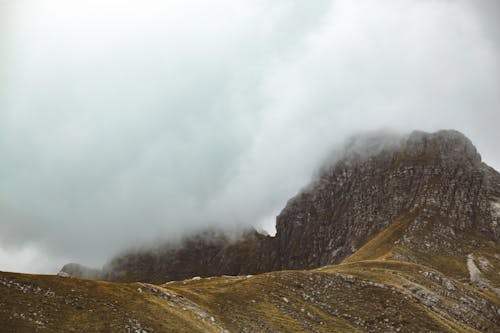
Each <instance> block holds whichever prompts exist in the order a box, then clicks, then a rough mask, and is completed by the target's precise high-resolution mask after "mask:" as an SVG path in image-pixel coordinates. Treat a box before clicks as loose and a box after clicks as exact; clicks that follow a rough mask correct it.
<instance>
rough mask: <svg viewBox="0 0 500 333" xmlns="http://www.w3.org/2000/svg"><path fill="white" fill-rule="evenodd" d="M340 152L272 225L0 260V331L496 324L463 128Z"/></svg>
mask: <svg viewBox="0 0 500 333" xmlns="http://www.w3.org/2000/svg"><path fill="white" fill-rule="evenodd" d="M336 156H338V152H337V155H336ZM342 156H343V157H342V158H340V159H338V158H337V159H333V157H332V158H329V159H327V162H325V164H324V165H323V167H322V168H321V169H320V170H319V172H318V173H317V175H316V177H315V178H314V179H313V181H312V182H311V183H310V184H309V185H308V186H306V187H305V188H304V189H303V190H302V191H301V192H300V193H299V194H298V195H297V196H295V197H294V198H292V199H290V200H289V202H288V203H287V205H286V207H285V208H284V209H283V211H282V212H281V213H280V214H279V216H278V217H277V234H276V236H274V237H270V236H265V235H261V234H259V233H257V232H254V231H247V232H244V233H243V234H241V235H240V236H239V237H238V238H236V239H235V238H234V237H230V236H228V235H225V234H224V233H222V232H218V231H206V232H204V233H200V234H198V235H192V236H190V237H188V238H186V239H185V240H184V241H183V242H181V243H180V245H179V244H178V245H173V244H164V245H162V246H160V247H158V248H154V249H153V248H152V249H144V250H142V251H139V252H137V251H136V252H129V253H124V254H120V255H118V256H116V257H115V258H113V259H112V260H111V261H110V262H109V263H108V264H107V265H106V266H105V267H104V268H103V269H102V270H89V269H86V268H84V267H82V266H79V265H77V264H70V265H67V266H65V267H64V268H63V269H62V274H61V275H62V276H41V275H26V274H14V273H0V291H1V295H2V296H1V298H0V323H1V324H2V327H3V329H4V331H5V332H103V331H104V332H107V331H110V332H498V331H500V274H499V272H500V226H499V222H500V175H499V174H498V173H497V172H496V171H495V170H493V169H492V168H490V167H488V166H487V165H486V164H484V163H483V162H482V161H481V157H480V155H479V153H478V152H477V151H476V148H475V147H474V146H473V144H472V143H471V142H470V140H469V139H467V138H466V137H465V136H464V135H463V134H461V133H459V132H456V131H440V132H436V133H432V134H430V133H424V132H414V133H412V134H411V135H409V136H407V137H402V138H396V139H394V138H389V139H388V138H381V137H372V136H367V137H356V138H353V139H352V140H351V141H350V142H349V143H348V144H347V145H346V147H345V149H344V151H343V152H342ZM249 274H252V275H249ZM228 275H230V276H228ZM237 275H238V276H237ZM68 276H75V277H68ZM77 277H82V278H83V277H84V278H94V279H99V280H108V281H92V280H82V279H79V278H77ZM200 277H203V278H200ZM173 280H179V281H173Z"/></svg>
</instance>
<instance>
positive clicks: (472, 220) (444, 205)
mask: <svg viewBox="0 0 500 333" xmlns="http://www.w3.org/2000/svg"><path fill="white" fill-rule="evenodd" d="M499 184H500V175H499V174H498V173H497V172H495V171H494V170H493V169H491V168H489V167H487V166H486V165H485V164H483V163H481V157H480V155H479V154H478V153H477V151H476V149H475V147H474V146H473V145H472V143H471V142H470V141H469V139H467V138H466V137H465V136H463V135H462V134H461V133H459V132H456V131H440V132H437V133H434V134H427V133H422V132H414V133H412V134H411V135H410V136H409V137H408V138H407V139H406V140H403V141H402V143H401V145H400V147H399V148H398V149H390V150H383V151H381V152H379V153H378V154H377V155H375V156H371V157H368V158H364V157H363V156H359V155H356V154H354V155H352V156H350V157H349V158H347V159H344V160H341V161H339V162H338V163H336V164H335V165H333V166H332V167H331V168H326V169H324V170H323V172H322V173H321V174H320V176H319V179H318V180H316V181H315V182H314V183H313V184H312V185H310V186H309V188H308V190H306V191H304V192H303V193H301V194H299V195H297V196H296V197H295V198H293V199H291V200H290V201H289V202H288V204H287V205H286V207H285V209H284V210H283V211H282V212H281V214H280V215H279V216H278V218H277V235H276V240H277V242H279V253H280V258H279V259H280V260H279V264H278V265H277V266H275V267H274V268H295V269H299V268H312V267H319V266H323V265H327V264H332V263H338V262H339V261H341V260H342V259H344V258H346V257H347V256H348V255H350V254H352V253H353V252H355V251H356V250H357V249H358V248H359V247H360V246H361V245H363V244H364V243H365V242H366V241H367V239H368V238H369V237H371V236H372V235H374V234H376V233H378V232H380V231H381V230H383V229H384V228H386V227H387V226H388V225H389V224H390V223H392V222H393V221H394V220H395V219H396V218H397V217H398V216H400V215H401V214H409V215H413V219H414V221H417V222H415V223H414V224H412V226H411V227H412V228H414V229H415V230H414V232H413V233H414V234H416V230H417V229H419V228H421V227H425V228H429V226H427V225H424V224H423V223H419V222H418V221H420V220H422V221H427V220H429V219H430V218H438V217H445V218H446V219H448V220H452V221H453V224H452V225H450V226H448V227H449V229H447V230H444V231H443V230H441V229H442V227H443V224H441V223H438V224H436V225H434V226H431V227H433V228H436V232H437V233H438V234H440V233H442V232H450V233H453V234H455V235H457V234H460V233H464V232H468V231H470V230H471V229H472V230H474V231H478V232H480V233H482V234H483V235H484V236H486V237H487V238H489V239H491V240H494V241H498V239H499V226H498V216H495V213H494V212H493V211H492V202H495V201H496V200H498V191H499V189H500V186H499ZM422 221H420V222H422ZM408 237H411V235H409V236H408ZM408 239H411V238H408ZM419 241H422V240H420V239H417V240H416V244H413V245H417V246H418V245H419V244H418V242H419Z"/></svg>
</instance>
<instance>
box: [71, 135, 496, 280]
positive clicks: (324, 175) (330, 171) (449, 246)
mask: <svg viewBox="0 0 500 333" xmlns="http://www.w3.org/2000/svg"><path fill="white" fill-rule="evenodd" d="M338 156H339V155H338V152H337V153H336V154H335V156H334V157H337V158H336V159H335V160H334V157H332V158H330V159H329V160H330V161H332V160H334V162H327V163H326V164H325V165H323V167H322V168H321V169H320V171H319V172H318V174H317V176H316V177H315V179H314V180H313V181H312V182H311V184H309V185H308V186H307V187H306V188H304V189H303V190H302V191H301V192H300V193H299V194H298V195H297V196H295V197H294V198H292V199H291V200H289V202H288V203H287V205H286V207H285V208H284V209H283V210H282V212H281V213H280V214H279V216H278V217H277V220H276V227H277V233H276V236H275V237H270V236H264V235H261V234H259V233H256V232H254V231H248V232H245V233H243V235H241V236H240V237H239V238H238V240H236V241H235V240H232V239H230V238H229V237H227V236H225V235H223V234H221V233H218V232H213V231H212V232H208V233H207V232H205V233H204V234H200V235H195V236H192V237H190V238H188V239H186V240H185V241H184V242H183V243H182V244H181V245H179V246H175V247H172V246H168V245H165V246H163V247H160V248H157V249H155V250H144V251H139V252H131V253H127V254H123V255H120V256H117V257H115V258H114V259H113V260H112V261H111V262H110V263H109V264H107V265H106V267H105V269H104V271H103V272H102V275H101V276H100V277H101V278H103V279H108V280H119V281H146V282H154V283H160V282H164V281H168V280H178V279H185V278H191V277H193V276H214V275H245V274H255V273H261V272H266V271H275V270H284V269H309V268H315V267H321V266H325V265H330V264H336V263H340V262H342V261H343V260H346V258H350V257H356V258H358V259H362V260H369V259H376V258H390V259H397V260H402V261H408V262H414V263H421V264H426V265H429V266H431V267H435V268H437V269H439V268H441V269H442V268H443V267H441V266H442V262H441V261H439V260H437V259H436V256H435V254H439V256H440V257H439V258H445V259H442V261H445V262H447V263H452V264H450V265H449V267H446V269H444V271H445V272H446V273H448V272H449V273H450V274H454V276H456V277H460V278H463V277H466V276H467V274H469V271H468V269H467V268H466V262H467V258H469V257H468V256H469V255H470V254H471V253H472V252H473V251H474V249H482V250H481V251H482V253H483V255H482V257H481V258H483V259H484V260H486V261H487V262H488V263H489V265H493V264H492V263H497V262H498V261H499V260H500V258H498V257H495V255H494V252H495V251H496V250H495V249H496V247H497V246H498V243H499V236H500V227H499V222H500V175H499V174H498V173H497V172H496V171H495V170H493V169H492V168H490V167H488V166H487V165H486V164H484V163H482V161H481V156H480V155H479V153H478V152H477V151H476V148H475V147H474V145H473V144H472V143H471V142H470V140H469V139H468V138H466V137H465V136H464V135H463V134H461V133H459V132H456V131H439V132H436V133H425V132H413V133H411V134H410V135H409V136H406V137H398V138H392V137H391V138H390V140H388V139H387V137H381V136H360V137H354V138H352V140H351V141H350V142H349V143H348V144H347V145H346V147H345V148H344V151H343V152H342V154H341V156H342V157H341V158H338ZM381 232H385V234H384V235H385V236H384V237H386V238H387V239H388V240H386V241H384V242H382V243H381V240H380V239H378V242H379V243H380V244H378V243H374V242H376V241H377V240H376V239H374V238H376V237H377V235H380V234H381ZM380 237H382V236H379V238H380ZM369 244H371V245H369ZM347 260H349V259H347ZM497 267H499V266H497ZM73 268H74V267H73ZM63 271H64V269H63ZM68 273H69V272H68ZM490 275H491V278H493V279H495V277H494V274H492V273H491V271H490Z"/></svg>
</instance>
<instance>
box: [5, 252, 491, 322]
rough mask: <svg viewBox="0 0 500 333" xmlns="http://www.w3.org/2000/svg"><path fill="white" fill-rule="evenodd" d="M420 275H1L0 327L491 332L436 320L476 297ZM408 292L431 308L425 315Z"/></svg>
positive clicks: (404, 271)
mask: <svg viewBox="0 0 500 333" xmlns="http://www.w3.org/2000/svg"><path fill="white" fill-rule="evenodd" d="M425 270H428V269H427V268H425V267H423V266H419V265H414V264H407V263H402V262H396V261H388V260H386V261H362V262H356V263H346V264H342V265H337V266H329V267H324V268H321V269H317V270H311V271H281V272H271V273H266V274H261V275H256V276H252V277H216V278H207V279H200V280H187V281H179V282H174V283H169V284H166V285H162V286H153V285H147V284H140V283H131V284H119V283H109V282H98V281H87V280H78V279H73V278H61V277H56V276H43V275H25V274H14V273H1V274H0V292H1V298H0V323H1V326H2V332H128V329H130V332H135V331H137V332H140V330H139V328H141V329H145V330H146V331H147V332H223V331H224V330H228V331H230V332H357V331H358V332H362V331H391V330H393V331H397V330H398V329H399V331H400V332H416V331H430V332H443V331H449V332H475V331H476V330H475V329H474V328H473V327H472V326H469V325H467V323H466V321H467V320H470V321H471V322H478V321H481V322H482V325H483V326H484V330H485V331H487V330H490V331H494V330H495V324H493V323H492V322H491V320H488V319H487V318H486V319H485V318H482V317H481V316H480V315H478V314H477V313H474V311H471V310H470V309H466V310H467V311H466V312H465V313H464V314H463V316H465V317H467V316H468V318H469V319H467V318H466V319H462V323H461V324H457V323H456V322H457V320H456V319H457V318H454V317H450V316H449V315H447V314H444V312H445V311H443V308H446V307H451V306H453V305H456V304H459V303H460V301H459V299H460V297H462V298H463V297H468V298H471V299H477V296H484V295H482V294H480V293H481V292H480V291H477V290H475V289H474V288H473V287H471V286H468V285H464V284H460V283H459V282H457V281H453V283H454V285H456V286H459V289H461V290H462V289H463V291H459V292H458V291H457V292H456V293H455V292H453V293H450V292H449V291H448V290H446V289H445V288H443V286H442V285H440V284H439V283H436V282H434V281H433V280H431V279H429V278H426V277H425V276H423V275H422V272H423V271H425ZM409 286H410V287H411V286H414V287H418V288H420V289H422V290H426V291H427V292H429V293H431V294H433V295H435V296H436V297H438V299H439V302H438V303H436V304H432V305H425V304H424V303H425V300H422V299H420V298H419V297H418V296H417V295H416V294H415V292H412V291H411V290H410V289H411V288H410V287H409ZM139 288H140V289H139ZM490 300H491V302H492V303H491V304H493V305H494V306H496V307H497V308H498V307H499V306H500V302H499V300H498V298H496V299H495V298H494V297H493V298H490ZM491 304H490V305H489V306H491ZM212 318H213V319H212ZM464 321H465V322H464ZM496 328H497V329H498V326H496Z"/></svg>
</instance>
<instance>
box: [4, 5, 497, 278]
mask: <svg viewBox="0 0 500 333" xmlns="http://www.w3.org/2000/svg"><path fill="white" fill-rule="evenodd" d="M474 3H476V2H474ZM477 3H478V5H477V6H474V7H471V5H470V4H469V3H468V2H465V1H458V0H457V1H441V0H435V1H434V0H427V1H416V0H398V1H396V0H388V1H383V2H373V1H368V0H361V1H356V2H353V1H348V0H338V1H315V2H314V4H312V3H311V2H307V1H275V2H273V3H272V4H269V3H268V2H264V1H257V0H245V1H238V2H234V1H226V0H217V1H210V2H206V1H201V0H200V1H195V0H188V1H169V2H164V1H154V0H149V1H140V2H139V1H132V0H129V1H114V0H106V1H81V0H72V1H67V0H65V1H63V0H44V1H34V0H33V1H30V0H21V1H16V2H14V1H3V2H0V12H2V13H3V18H6V19H5V20H4V24H3V25H2V26H0V29H1V30H0V43H1V44H0V50H3V51H1V53H0V68H1V69H2V71H3V72H4V75H2V76H1V78H0V110H1V111H0V163H2V171H1V172H0V219H1V221H2V223H1V224H0V235H1V236H0V244H2V248H3V249H13V248H14V246H15V247H16V248H18V249H21V250H19V251H22V248H23V244H26V246H28V245H29V247H30V248H33V247H36V248H38V249H40V251H43V252H44V253H46V256H47V257H49V258H50V257H53V258H58V257H64V258H68V259H69V260H71V261H78V262H82V263H84V264H89V265H100V264H102V263H103V260H105V259H106V258H108V257H109V256H111V255H112V254H113V253H115V252H116V251H118V250H120V249H122V248H124V247H127V246H131V245H137V244H140V243H143V242H148V241H151V240H154V239H157V238H160V239H169V238H176V237H178V236H179V235H181V234H183V233H185V232H189V231H190V230H194V229H196V228H199V227H204V226H210V225H217V226H223V227H234V226H242V225H255V224H260V225H266V227H268V228H269V225H270V224H272V220H273V216H274V215H276V214H277V213H278V212H279V210H280V209H281V208H282V207H283V206H284V204H285V202H286V200H287V199H288V198H289V197H291V196H292V195H293V194H294V193H296V192H297V191H298V190H299V189H300V188H301V187H303V186H304V185H305V184H306V183H307V182H308V180H309V179H310V177H311V176H312V174H313V173H314V171H315V169H316V168H317V167H318V163H319V161H321V160H323V159H324V157H325V156H326V154H327V153H328V152H329V151H330V150H331V149H332V147H334V146H335V145H336V144H339V143H340V142H343V140H344V139H345V138H346V137H347V136H349V135H351V134H353V133H356V132H359V131H365V130H373V129H378V128H394V129H396V130H398V131H401V132H404V131H409V130H412V129H414V128H419V129H423V130H434V129H438V128H456V129H458V130H461V131H463V132H465V133H466V134H467V135H469V136H470V137H471V139H472V140H473V141H474V142H475V143H476V144H477V146H478V148H479V150H480V151H481V152H482V153H483V156H484V157H485V159H486V160H487V161H488V162H490V163H491V164H493V165H494V166H496V167H497V168H498V167H499V166H500V157H499V155H498V153H497V152H496V151H497V150H496V147H495V142H497V140H498V139H500V137H499V136H500V135H499V134H498V133H499V132H498V128H497V127H498V124H500V112H498V107H499V105H500V103H499V102H500V94H499V93H498V92H499V91H500V75H499V74H500V70H499V68H500V67H499V49H498V46H499V42H498V38H497V36H498V34H497V32H498V30H495V27H496V25H495V24H496V23H495V22H496V20H494V19H492V18H491V15H492V14H491V13H492V7H488V6H495V4H494V3H493V2H490V1H488V0H484V3H483V2H481V1H478V2H477ZM483 4H484V6H483ZM2 7H3V8H2ZM2 9H3V10H2ZM486 17H489V19H486ZM33 244H34V245H33ZM54 260H55V259H54ZM2 266H6V265H4V264H3V263H2V262H0V269H1V268H2ZM9 267H12V266H9ZM20 269H24V268H23V267H21V266H20Z"/></svg>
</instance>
